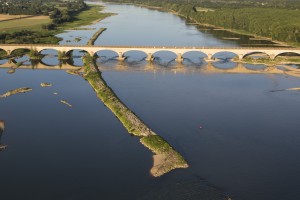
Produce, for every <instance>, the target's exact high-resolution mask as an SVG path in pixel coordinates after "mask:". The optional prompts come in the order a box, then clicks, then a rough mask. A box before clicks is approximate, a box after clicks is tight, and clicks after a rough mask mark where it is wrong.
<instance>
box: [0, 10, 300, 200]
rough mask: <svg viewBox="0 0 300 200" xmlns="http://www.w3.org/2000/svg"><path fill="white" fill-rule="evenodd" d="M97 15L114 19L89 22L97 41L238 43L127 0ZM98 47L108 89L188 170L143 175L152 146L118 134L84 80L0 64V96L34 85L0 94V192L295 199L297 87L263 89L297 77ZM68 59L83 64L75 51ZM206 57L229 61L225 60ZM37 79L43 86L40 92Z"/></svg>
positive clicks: (8, 195)
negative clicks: (118, 54)
mask: <svg viewBox="0 0 300 200" xmlns="http://www.w3.org/2000/svg"><path fill="white" fill-rule="evenodd" d="M106 11H108V12H114V13H118V15H116V16H112V17H110V18H107V19H105V20H103V21H102V22H100V23H97V24H95V25H92V27H95V28H102V27H105V28H108V29H107V31H105V32H104V33H103V35H101V37H100V38H99V39H98V40H97V42H96V44H97V45H140V46H142V45H151V46H155V45H158V46H163V45H166V46H168V45H172V46H202V45H204V46H238V45H240V44H239V43H238V42H236V41H227V40H222V39H221V37H219V38H216V37H215V35H214V34H212V33H203V32H199V31H198V30H197V28H196V27H194V26H191V25H186V24H185V21H184V20H183V19H181V18H179V17H177V16H174V15H171V14H168V13H162V12H159V11H154V10H148V9H144V8H139V7H135V6H130V5H107V8H106ZM136 19H139V20H136ZM88 27H90V26H88ZM95 31H96V30H92V31H91V30H81V31H70V32H67V33H64V34H62V36H63V37H64V41H62V43H61V44H65V43H71V44H76V42H75V41H74V39H75V38H81V39H82V40H81V41H79V42H77V43H79V44H85V43H86V42H87V40H88V39H89V38H90V37H91V35H93V33H94V32H95ZM67 40H70V41H71V42H67ZM44 53H45V54H52V57H47V58H44V59H43V60H42V61H43V63H46V64H48V65H57V64H58V60H57V58H56V57H55V55H56V53H55V52H52V51H46V52H44ZM75 54H76V55H77V56H78V55H83V53H78V52H76V53H75ZM53 55H54V57H53ZM98 55H99V56H100V58H98V59H97V65H98V66H99V67H100V69H102V70H103V73H102V75H103V77H104V79H105V80H106V81H107V83H108V85H109V86H110V87H111V88H112V89H113V90H114V91H115V92H116V94H117V95H118V97H119V98H120V99H121V100H122V101H124V103H125V104H126V105H128V107H129V108H131V109H132V110H133V111H134V112H135V113H137V115H138V116H139V117H140V118H141V119H143V120H144V121H145V122H146V123H147V124H148V125H149V126H150V127H151V128H152V129H153V130H154V131H155V132H156V133H158V134H159V135H161V136H163V137H164V138H165V139H166V140H167V141H168V142H170V144H171V145H172V146H173V147H174V148H175V149H176V150H178V151H179V152H180V153H181V154H182V155H183V156H184V157H185V158H186V159H187V161H188V162H189V164H190V168H188V169H182V170H174V171H172V172H171V173H168V174H166V175H164V176H163V177H160V178H153V177H151V176H150V174H149V170H150V168H151V165H152V158H151V155H152V154H151V153H150V152H149V151H148V150H147V149H145V148H144V147H143V146H142V145H141V144H140V143H139V141H138V138H136V137H131V136H130V135H129V134H128V133H127V131H126V130H125V129H124V127H123V126H122V125H121V123H120V122H119V121H118V120H117V118H115V117H114V115H113V114H112V113H111V111H109V110H108V109H107V108H106V107H105V106H104V104H103V103H102V102H101V101H100V100H98V99H97V97H96V95H95V93H94V91H93V90H92V88H91V86H90V85H89V84H88V83H87V82H86V81H85V80H84V79H83V78H81V77H79V76H72V75H69V74H67V73H66V72H65V71H63V70H31V69H17V70H16V72H15V73H14V74H7V69H0V93H1V94H2V93H4V92H6V91H7V90H11V89H15V88H18V87H24V86H26V87H31V88H33V91H31V92H28V93H25V94H19V95H15V96H11V97H9V98H6V99H0V114H1V116H0V119H2V120H4V121H5V122H6V128H5V131H4V133H3V135H2V138H1V143H2V144H7V145H8V147H7V149H5V150H3V151H1V152H0V163H1V164H0V175H1V176H0V177H1V181H0V193H1V199H2V198H3V199H8V200H14V199H49V200H50V199H51V200H52V199H63V200H65V199H76V200H77V199H80V200H81V199H114V200H115V199H124V200H125V199H126V200H127V199H192V200H198V199H209V198H211V199H222V198H223V199H224V196H227V195H229V196H233V198H234V199H242V200H253V199H256V200H267V199H272V200H282V199H287V200H298V199H299V198H300V191H299V184H300V161H299V159H298V156H299V153H300V146H299V145H298V144H299V142H300V135H299V132H300V128H299V123H298V118H299V112H300V107H299V103H300V93H299V92H297V91H282V92H270V91H273V90H280V89H286V88H291V87H299V86H300V79H298V78H295V77H290V76H284V75H272V74H223V73H218V74H215V73H204V71H202V70H201V69H203V67H205V62H204V61H203V59H201V57H203V55H199V54H193V53H191V54H189V55H185V57H186V58H187V59H186V60H185V61H184V63H183V65H177V64H176V63H175V62H174V61H172V60H173V59H174V58H175V55H173V54H172V53H168V52H160V53H158V54H157V55H155V57H156V59H155V61H154V63H153V64H152V65H149V64H147V62H145V61H144V60H143V59H144V57H145V55H143V53H141V52H128V54H127V55H126V56H128V57H129V58H128V59H127V60H126V61H125V62H124V63H119V62H118V61H116V60H115V59H114V56H115V54H114V53H113V52H98ZM230 56H231V55H229V54H227V53H225V54H221V55H219V57H223V58H225V57H230ZM27 59H28V58H26V57H24V58H20V59H19V60H18V61H26V60H27ZM3 63H4V61H3ZM0 64H2V63H0ZM25 64H26V63H25ZM27 64H28V63H27ZM73 64H74V65H79V66H80V65H82V61H81V59H80V58H79V57H77V58H74V61H73ZM214 65H215V66H217V67H220V68H223V69H228V68H233V67H235V66H236V64H235V63H232V62H227V61H226V60H225V61H220V62H217V63H215V64H214ZM247 67H248V68H251V69H261V68H263V67H264V66H261V65H247ZM41 82H49V83H52V84H53V86H52V87H49V88H42V87H41V86H40V83H41ZM53 93H58V94H57V95H55V94H53ZM60 100H67V101H68V102H69V103H70V104H72V105H73V107H72V108H69V107H67V106H66V105H64V104H62V103H60ZM200 126H201V127H203V128H202V129H200Z"/></svg>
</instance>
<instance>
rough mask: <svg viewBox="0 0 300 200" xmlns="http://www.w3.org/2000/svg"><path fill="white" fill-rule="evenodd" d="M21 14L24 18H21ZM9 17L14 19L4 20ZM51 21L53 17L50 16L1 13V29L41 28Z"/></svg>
mask: <svg viewBox="0 0 300 200" xmlns="http://www.w3.org/2000/svg"><path fill="white" fill-rule="evenodd" d="M20 16H22V17H23V18H20ZM24 17H25V18H24ZM7 19H12V20H8V21H3V20H7ZM49 23H51V19H50V18H49V17H48V16H32V17H31V16H25V15H0V31H7V32H9V31H15V30H22V29H30V30H33V29H40V28H41V26H42V25H43V24H49Z"/></svg>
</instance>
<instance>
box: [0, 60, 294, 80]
mask: <svg viewBox="0 0 300 200" xmlns="http://www.w3.org/2000/svg"><path fill="white" fill-rule="evenodd" d="M142 56H143V55H140V57H139V58H138V59H141V60H137V59H136V58H134V59H131V57H130V56H129V57H128V59H126V60H125V61H123V62H120V61H117V59H116V58H111V57H106V56H101V57H97V58H96V62H95V63H96V65H97V66H98V68H99V70H101V71H150V72H153V73H156V72H171V73H175V74H176V73H233V74H285V75H291V76H297V77H299V76H300V69H299V66H298V65H277V66H275V65H269V66H267V65H263V64H246V63H241V62H232V61H228V60H217V61H214V62H213V61H205V60H204V59H200V61H198V63H196V62H193V61H192V60H190V59H188V58H187V59H184V61H183V63H177V62H176V61H175V60H174V59H172V60H168V58H164V59H160V58H157V59H154V60H153V61H152V62H148V61H145V60H144V59H143V57H142ZM13 64H14V65H13ZM82 66H83V63H82V57H81V56H76V57H74V56H73V57H71V58H70V59H69V60H67V61H65V62H62V61H60V62H59V65H52V64H51V63H50V64H48V63H47V62H44V60H40V61H38V60H34V61H30V62H29V63H27V62H22V65H16V63H14V62H7V63H5V64H2V65H0V68H8V69H9V71H11V70H13V71H14V72H15V71H16V70H17V69H33V70H36V69H40V70H78V69H80V67H82ZM9 71H8V72H9Z"/></svg>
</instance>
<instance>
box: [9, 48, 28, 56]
mask: <svg viewBox="0 0 300 200" xmlns="http://www.w3.org/2000/svg"><path fill="white" fill-rule="evenodd" d="M30 50H31V49H30V48H16V49H14V50H12V51H11V52H10V55H11V56H16V57H21V56H25V55H28V54H29V52H30Z"/></svg>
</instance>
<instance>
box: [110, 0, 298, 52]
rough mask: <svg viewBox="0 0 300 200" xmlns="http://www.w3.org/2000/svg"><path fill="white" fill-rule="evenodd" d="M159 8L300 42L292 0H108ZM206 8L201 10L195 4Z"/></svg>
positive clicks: (206, 22) (204, 21)
mask: <svg viewBox="0 0 300 200" xmlns="http://www.w3.org/2000/svg"><path fill="white" fill-rule="evenodd" d="M108 1H112V2H117V3H134V4H136V5H142V6H150V7H154V8H161V9H164V10H166V11H170V12H173V13H175V14H178V15H180V16H182V17H185V18H187V19H188V20H189V21H193V22H195V23H199V24H203V25H211V26H215V27H219V28H225V29H227V30H231V31H234V32H238V33H242V34H251V35H255V36H259V37H266V38H270V39H271V40H273V41H280V42H286V43H289V44H291V45H297V46H299V45H300V12H299V9H300V2H299V1H293V0H258V1H246V0H238V1H225V0H218V1H210V0H165V1H160V0H108ZM199 7H200V8H202V10H203V9H208V11H206V10H204V11H203V12H197V11H199V9H198V8H199Z"/></svg>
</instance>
